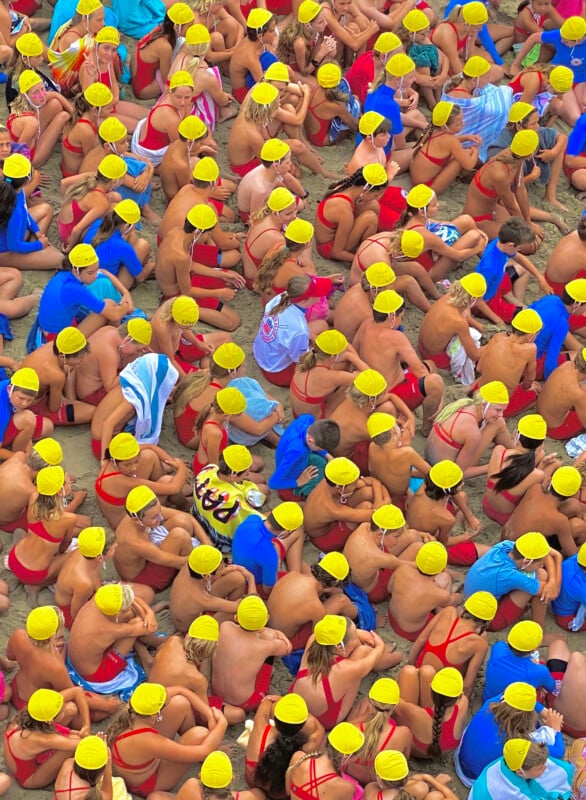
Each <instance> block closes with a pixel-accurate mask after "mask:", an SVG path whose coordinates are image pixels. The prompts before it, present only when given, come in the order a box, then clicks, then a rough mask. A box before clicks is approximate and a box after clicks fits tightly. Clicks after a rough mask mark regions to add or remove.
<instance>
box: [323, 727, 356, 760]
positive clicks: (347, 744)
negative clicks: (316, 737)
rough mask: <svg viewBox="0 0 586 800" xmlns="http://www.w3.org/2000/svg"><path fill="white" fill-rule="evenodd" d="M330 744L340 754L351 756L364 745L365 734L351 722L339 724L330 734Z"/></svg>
mask: <svg viewBox="0 0 586 800" xmlns="http://www.w3.org/2000/svg"><path fill="white" fill-rule="evenodd" d="M328 742H329V743H330V744H331V745H332V747H333V748H334V749H335V750H337V751H338V753H342V755H345V756H350V755H352V753H355V752H356V751H357V750H360V748H361V747H362V745H363V744H364V734H363V733H362V731H361V730H359V729H358V728H357V727H356V725H352V723H350V722H339V723H338V724H337V725H336V727H335V728H332V730H331V731H330V732H329V733H328Z"/></svg>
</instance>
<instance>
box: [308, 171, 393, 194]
mask: <svg viewBox="0 0 586 800" xmlns="http://www.w3.org/2000/svg"><path fill="white" fill-rule="evenodd" d="M363 169H364V167H359V168H358V169H357V170H356V172H353V173H352V175H350V176H348V177H347V178H343V179H342V180H341V181H336V182H335V183H330V185H329V186H328V189H327V192H326V193H325V194H324V196H323V199H324V200H325V199H326V198H327V197H330V196H331V195H333V194H337V193H338V192H343V191H344V189H350V188H351V187H352V186H366V184H367V183H368V181H367V180H366V178H365V177H364V174H363ZM388 185H389V182H388V181H386V182H385V183H381V185H380V186H377V187H376V188H377V190H379V189H386V188H387V186H388Z"/></svg>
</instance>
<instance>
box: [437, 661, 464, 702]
mask: <svg viewBox="0 0 586 800" xmlns="http://www.w3.org/2000/svg"><path fill="white" fill-rule="evenodd" d="M431 688H432V689H433V691H434V692H437V693H438V694H442V695H444V697H460V695H461V694H462V692H463V691H464V679H463V678H462V673H461V672H459V671H458V670H457V669H455V668H454V667H445V668H444V669H440V671H439V672H436V673H435V675H434V676H433V680H432V682H431Z"/></svg>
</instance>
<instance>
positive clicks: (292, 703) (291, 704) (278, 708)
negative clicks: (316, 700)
mask: <svg viewBox="0 0 586 800" xmlns="http://www.w3.org/2000/svg"><path fill="white" fill-rule="evenodd" d="M273 714H274V715H275V719H278V720H279V721H280V722H284V723H286V724H289V725H301V724H302V723H304V722H307V720H308V718H309V711H308V708H307V703H306V702H305V700H304V699H303V698H302V697H301V695H298V694H295V692H291V693H290V694H286V695H285V696H284V697H281V699H280V700H277V702H276V703H275V707H274V709H273Z"/></svg>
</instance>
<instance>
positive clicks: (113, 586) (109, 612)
mask: <svg viewBox="0 0 586 800" xmlns="http://www.w3.org/2000/svg"><path fill="white" fill-rule="evenodd" d="M94 601H95V603H96V605H97V607H98V608H99V609H100V611H101V612H102V614H105V615H106V616H107V617H115V616H116V614H119V613H120V612H121V611H122V606H123V605H124V592H123V590H122V584H120V583H107V584H105V585H104V586H100V588H99V589H98V591H97V592H96V593H95V595H94Z"/></svg>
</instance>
